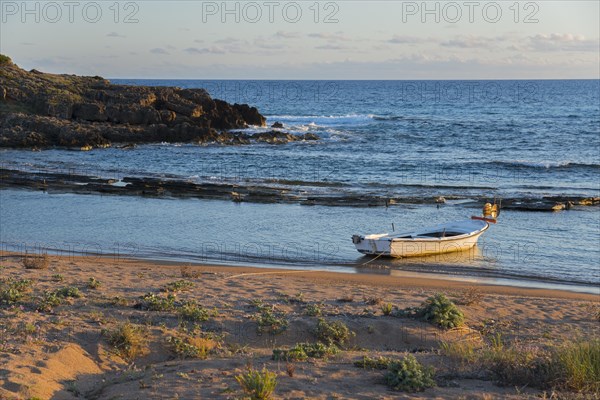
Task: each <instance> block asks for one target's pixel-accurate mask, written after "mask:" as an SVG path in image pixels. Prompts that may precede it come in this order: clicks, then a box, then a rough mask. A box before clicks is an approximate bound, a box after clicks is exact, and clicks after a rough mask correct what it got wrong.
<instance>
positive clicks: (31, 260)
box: [21, 254, 50, 269]
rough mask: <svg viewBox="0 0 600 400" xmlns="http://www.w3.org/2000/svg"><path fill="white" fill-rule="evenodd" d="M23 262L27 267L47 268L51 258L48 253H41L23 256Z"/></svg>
mask: <svg viewBox="0 0 600 400" xmlns="http://www.w3.org/2000/svg"><path fill="white" fill-rule="evenodd" d="M21 263H22V264H23V266H24V267H25V268H27V269H46V268H48V265H50V259H49V258H48V254H41V255H39V256H30V255H27V254H26V255H25V256H23V258H22V260H21Z"/></svg>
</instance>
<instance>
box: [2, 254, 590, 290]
mask: <svg viewBox="0 0 600 400" xmlns="http://www.w3.org/2000/svg"><path fill="white" fill-rule="evenodd" d="M49 257H50V258H51V259H53V260H55V261H65V260H68V261H70V262H85V261H88V262H92V263H95V264H98V265H104V266H106V265H108V264H110V265H114V263H115V262H116V263H118V264H119V265H120V266H124V267H134V268H147V267H149V266H152V267H164V268H166V269H168V270H172V269H178V268H184V267H192V268H194V269H197V270H199V271H201V272H209V273H225V274H229V273H232V274H234V275H236V276H239V277H243V276H262V275H272V276H277V275H280V276H286V275H293V276H294V277H297V278H300V279H307V280H313V281H317V282H318V281H327V282H338V283H345V284H365V285H368V286H371V287H387V288H423V289H452V290H458V289H467V288H472V287H476V288H477V289H479V290H481V291H482V292H484V293H489V294H498V295H510V296H530V297H541V298H561V299H580V300H589V301H596V300H600V288H598V287H594V286H589V287H586V288H589V289H590V290H591V289H592V288H595V289H596V290H598V291H599V292H598V293H592V292H584V291H581V290H579V291H578V290H569V289H568V288H567V287H568V286H569V285H567V284H563V285H558V284H557V285H553V286H563V287H565V288H552V287H534V286H524V285H510V284H503V283H500V282H498V283H494V282H491V281H492V280H495V279H496V278H487V279H486V278H483V277H471V276H452V275H448V276H446V275H443V274H431V273H419V272H412V271H401V270H393V271H390V272H391V274H380V273H371V272H368V271H367V272H361V271H356V270H355V271H348V272H341V271H327V270H324V269H318V267H315V268H314V269H298V268H297V267H292V266H290V267H289V268H288V267H285V268H282V267H273V266H267V265H265V266H257V265H244V264H243V263H241V264H240V263H238V264H233V263H232V264H218V263H211V262H206V263H194V262H185V261H176V260H160V259H144V258H134V257H124V256H118V257H115V256H114V255H113V256H111V255H93V256H75V255H69V256H67V257H65V256H58V255H52V254H49ZM22 258H23V255H22V254H19V253H13V252H6V251H0V260H6V259H13V260H17V261H20V260H21V259H22ZM498 280H500V281H507V280H508V281H515V283H518V282H523V283H524V282H525V281H518V280H512V279H502V278H500V279H498ZM530 282H531V283H535V281H530ZM539 284H540V285H543V282H539ZM550 285H552V284H548V285H547V286H550ZM573 286H580V285H573Z"/></svg>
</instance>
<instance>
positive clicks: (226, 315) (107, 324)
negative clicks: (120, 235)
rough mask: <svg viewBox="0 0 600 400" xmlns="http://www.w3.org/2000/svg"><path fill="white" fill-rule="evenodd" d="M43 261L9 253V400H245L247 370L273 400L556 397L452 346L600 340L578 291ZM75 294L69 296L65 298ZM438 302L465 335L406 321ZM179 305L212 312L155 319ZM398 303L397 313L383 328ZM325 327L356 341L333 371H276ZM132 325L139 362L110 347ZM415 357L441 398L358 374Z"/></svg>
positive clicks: (590, 300) (327, 363)
mask: <svg viewBox="0 0 600 400" xmlns="http://www.w3.org/2000/svg"><path fill="white" fill-rule="evenodd" d="M46 261H47V265H42V266H41V267H45V268H44V269H27V268H25V267H24V266H23V261H22V257H21V256H19V255H15V254H7V253H4V254H2V269H1V278H2V281H3V284H4V286H5V287H6V286H7V285H8V284H9V283H10V282H13V283H14V282H16V281H19V280H23V279H26V280H30V282H29V283H28V284H27V286H28V287H27V288H24V289H23V296H22V297H20V298H19V299H18V300H17V301H15V302H12V303H11V304H7V302H5V304H2V307H0V315H1V319H0V321H1V323H0V358H1V359H2V362H1V364H2V369H1V372H0V398H2V399H29V398H40V399H75V398H90V399H116V398H124V399H125V398H126V399H136V398H139V399H150V398H152V399H172V398H182V399H191V398H223V399H233V398H241V397H243V395H244V393H243V392H242V390H241V386H240V385H239V384H238V382H237V381H236V376H237V375H239V374H241V373H243V372H244V371H245V370H247V369H248V368H249V367H253V368H256V369H262V368H263V367H266V368H267V369H268V370H270V371H273V372H275V373H276V374H277V387H276V389H275V392H274V397H275V398H286V399H304V398H315V399H334V398H337V399H342V398H344V399H345V398H354V399H371V398H381V399H386V398H390V399H391V398H427V399H433V398H463V399H471V398H472V399H479V398H481V399H490V398H515V399H517V398H519V399H520V398H540V397H541V398H544V396H546V397H545V398H551V396H553V394H552V392H551V391H544V390H542V389H540V388H535V387H527V386H525V387H522V386H520V387H515V386H509V385H504V386H502V385H498V384H497V381H498V380H497V379H496V378H495V375H494V374H493V373H491V372H490V371H487V370H486V369H485V368H483V369H480V368H479V367H476V368H471V367H469V365H468V363H467V364H465V363H463V362H461V361H460V360H458V359H456V357H454V358H453V357H452V355H451V354H450V353H449V352H448V351H447V350H446V351H443V350H442V347H443V344H442V343H444V344H445V345H446V346H447V345H448V344H452V343H470V344H471V345H472V346H473V348H475V349H481V348H484V347H485V346H487V345H486V343H488V342H489V338H490V337H501V338H502V341H503V343H504V345H505V346H506V347H507V348H508V346H525V347H529V348H531V347H535V348H540V349H543V348H552V347H555V346H561V345H563V344H564V343H565V342H575V341H577V340H586V341H589V340H593V339H597V338H598V337H599V336H600V332H599V329H598V319H597V318H598V315H597V313H598V310H599V309H600V302H599V299H598V296H595V295H590V294H581V293H574V292H568V291H557V290H540V289H525V288H515V287H507V286H491V285H478V286H474V285H473V284H470V283H462V282H458V281H445V280H442V279H440V280H435V279H426V278H414V277H412V278H404V277H394V276H378V275H359V274H341V273H331V272H318V271H290V270H286V271H282V270H275V269H264V268H249V267H227V266H208V265H206V266H200V265H188V264H177V263H165V262H148V261H139V260H126V259H114V258H100V257H65V256H63V257H57V256H55V257H52V256H50V257H48V259H47V260H46ZM64 288H71V289H70V290H71V292H69V293H70V294H71V295H69V294H67V291H64V290H63V291H62V292H60V291H61V289H64ZM73 288H76V290H75V289H73ZM53 291H54V293H59V292H60V293H63V294H62V296H63V300H62V301H60V304H51V302H50V303H49V302H48V301H46V302H44V299H46V300H48V293H52V292H53ZM435 293H445V294H446V295H447V296H448V298H449V299H451V300H452V301H454V302H455V303H456V304H457V305H458V306H459V307H460V309H461V310H462V312H463V313H464V316H465V321H464V325H463V326H462V327H461V328H458V329H450V330H443V329H440V328H439V327H437V326H434V325H432V324H430V323H427V322H424V321H422V320H419V319H414V318H407V317H404V316H402V315H401V312H400V310H404V309H406V308H407V307H417V306H419V305H420V304H421V303H422V302H423V301H424V300H425V299H426V298H428V297H429V296H431V295H433V294H435ZM148 294H150V295H148ZM151 294H154V296H152V295H151ZM44 296H45V297H44ZM142 296H145V297H144V299H141V297H142ZM169 298H170V299H171V300H170V301H171V303H173V302H174V303H175V304H199V305H201V306H202V309H203V310H205V311H206V313H205V314H203V316H204V317H205V318H201V319H198V320H196V322H193V323H192V322H190V321H189V319H186V318H185V315H184V314H181V313H179V312H178V311H177V310H178V309H177V308H176V307H175V308H173V307H170V306H169V305H166V306H164V311H160V310H159V311H155V310H158V309H159V308H160V307H158V306H156V304H163V305H164V304H166V303H160V302H152V299H169ZM190 301H192V303H190ZM388 303H389V304H391V306H392V308H391V310H390V311H391V312H390V313H389V314H390V315H384V314H385V313H384V308H385V307H383V305H385V304H388ZM44 305H45V306H46V307H43V306H44ZM260 307H266V308H268V309H269V310H271V311H272V312H273V315H275V316H276V317H277V318H283V319H285V321H286V322H285V325H286V326H285V329H283V330H281V332H276V331H275V330H270V328H271V327H270V326H267V327H266V328H267V329H266V330H265V329H262V332H261V328H260V320H259V319H257V317H256V316H257V313H258V311H257V310H260V309H261V308H260ZM182 315H184V318H182ZM319 318H323V319H325V320H327V321H341V322H343V323H344V324H345V325H346V326H347V327H348V328H349V329H350V330H351V331H352V332H354V335H353V336H352V335H351V336H350V337H349V340H348V341H347V342H346V343H344V344H343V345H341V346H339V347H340V351H339V352H337V354H334V355H331V356H330V357H327V358H308V359H307V360H303V361H296V362H289V361H284V360H274V359H273V350H274V349H289V348H290V347H292V346H294V345H295V344H296V343H310V342H315V341H316V336H315V327H316V325H317V324H318V320H319ZM199 321H201V322H199ZM126 322H130V323H131V324H133V326H136V327H138V328H139V332H141V333H142V338H143V339H144V344H143V345H142V346H141V347H140V349H141V350H140V351H139V352H138V354H137V355H135V356H133V357H128V356H127V355H126V354H125V353H124V352H123V351H121V352H120V351H119V349H118V348H117V347H116V346H115V345H114V342H111V336H110V335H111V334H110V332H113V331H114V330H115V329H116V328H117V327H119V326H122V325H123V323H126ZM172 338H180V339H181V340H183V341H186V340H187V341H188V343H196V344H197V343H198V340H200V341H201V343H202V346H203V349H204V350H206V352H205V353H203V354H202V355H201V356H198V354H195V357H191V358H186V357H189V356H190V354H188V353H184V352H181V351H178V349H177V346H176V342H175V341H174V340H173V339H172ZM193 338H196V339H193ZM192 339H193V340H192ZM194 340H196V341H194ZM202 346H201V347H202ZM446 349H447V347H446ZM407 354H413V355H414V356H415V357H416V358H417V360H418V361H419V362H420V363H422V364H423V365H427V366H432V367H434V368H435V383H436V386H435V387H432V388H428V389H426V390H424V391H422V392H419V393H404V392H398V391H393V390H391V389H390V388H388V386H386V385H385V383H384V382H383V379H382V377H383V371H380V370H375V369H373V370H372V369H362V368H358V367H356V366H355V365H354V363H355V362H356V361H359V360H362V359H363V357H365V356H368V357H379V356H383V357H389V358H398V359H400V358H402V357H404V356H406V355H407ZM560 393H561V394H560V396H562V397H560V398H569V397H571V398H593V396H594V394H591V393H589V392H588V393H587V394H586V393H580V394H577V393H574V392H572V391H568V390H567V391H564V392H560ZM596 395H597V393H596ZM554 396H556V393H555V394H554Z"/></svg>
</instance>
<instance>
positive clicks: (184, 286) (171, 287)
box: [160, 279, 194, 292]
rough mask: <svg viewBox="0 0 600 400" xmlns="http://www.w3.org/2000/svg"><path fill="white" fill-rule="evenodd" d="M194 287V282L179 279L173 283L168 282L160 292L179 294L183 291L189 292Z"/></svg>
mask: <svg viewBox="0 0 600 400" xmlns="http://www.w3.org/2000/svg"><path fill="white" fill-rule="evenodd" d="M193 286H194V282H190V281H186V280H185V279H180V280H178V281H175V282H170V283H167V284H166V285H165V287H164V288H162V289H161V290H160V291H161V292H181V291H184V290H189V289H191V288H192V287H193Z"/></svg>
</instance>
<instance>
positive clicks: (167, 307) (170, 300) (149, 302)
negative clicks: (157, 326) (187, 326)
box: [136, 293, 175, 311]
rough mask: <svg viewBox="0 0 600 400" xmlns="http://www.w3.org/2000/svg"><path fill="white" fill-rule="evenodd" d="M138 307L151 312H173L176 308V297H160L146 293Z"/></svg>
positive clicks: (170, 295)
mask: <svg viewBox="0 0 600 400" xmlns="http://www.w3.org/2000/svg"><path fill="white" fill-rule="evenodd" d="M140 300H141V301H140V302H139V303H138V304H137V305H136V307H138V308H141V309H142V310H149V311H171V310H173V309H174V308H175V296H173V295H172V294H169V295H167V296H158V295H156V294H154V293H146V294H145V295H143V296H141V297H140Z"/></svg>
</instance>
